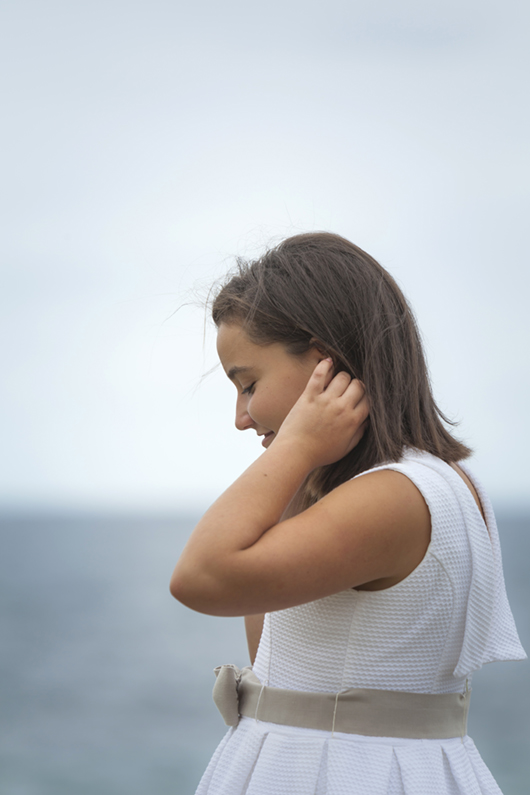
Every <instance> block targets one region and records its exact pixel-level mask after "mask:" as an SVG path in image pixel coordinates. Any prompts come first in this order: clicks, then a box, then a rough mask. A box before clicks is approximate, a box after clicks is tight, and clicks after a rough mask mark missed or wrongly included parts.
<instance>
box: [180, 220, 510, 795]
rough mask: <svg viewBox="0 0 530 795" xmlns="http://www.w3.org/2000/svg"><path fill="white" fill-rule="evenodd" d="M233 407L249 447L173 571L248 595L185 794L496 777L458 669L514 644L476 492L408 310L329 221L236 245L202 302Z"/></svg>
mask: <svg viewBox="0 0 530 795" xmlns="http://www.w3.org/2000/svg"><path fill="white" fill-rule="evenodd" d="M212 317H213V321H214V323H215V325H216V327H217V332H218V333H217V349H218V354H219V359H220V361H221V365H222V367H223V369H224V371H225V373H226V375H227V377H228V378H229V379H230V380H231V381H232V382H233V384H234V386H235V388H236V392H237V398H236V427H237V428H238V429H239V430H242V431H244V430H252V431H255V432H256V434H257V435H258V437H260V438H261V444H262V446H263V447H264V451H263V453H262V455H261V456H260V457H259V458H258V459H257V460H256V461H255V462H254V463H253V464H252V465H251V466H250V467H249V468H248V469H247V470H246V471H245V472H244V473H243V474H242V475H241V476H240V477H239V478H238V479H237V480H236V481H235V483H233V485H232V486H230V488H228V489H227V490H226V492H225V493H224V494H223V495H221V496H220V497H219V499H218V500H217V501H216V502H215V503H214V504H213V505H212V506H211V508H210V509H209V510H208V511H207V512H206V513H205V515H204V516H203V517H202V519H201V520H200V521H199V523H198V525H197V526H196V528H195V529H194V531H193V533H192V534H191V537H190V539H189V541H188V543H187V545H186V547H185V549H184V551H183V553H182V555H181V558H180V559H179V561H178V562H177V565H176V568H175V571H174V573H173V577H172V580H171V592H172V594H173V595H174V596H175V598H177V599H178V600H179V601H181V602H182V603H183V604H185V605H187V606H188V607H190V608H192V609H193V610H197V611H199V612H203V613H208V614H211V615H216V616H244V617H245V626H246V631H247V639H248V646H249V652H250V660H251V666H249V667H248V668H244V669H243V670H239V669H238V668H236V667H235V666H233V665H229V664H227V665H222V666H220V667H219V668H218V669H216V676H217V678H216V682H215V688H214V700H215V702H216V704H217V706H218V707H219V709H220V711H221V713H222V715H223V717H224V719H225V722H226V723H227V724H228V725H229V726H230V728H229V730H228V731H227V733H226V735H225V737H224V739H223V740H222V741H221V743H220V745H219V747H218V748H217V750H216V752H215V754H214V756H213V757H212V760H211V762H210V764H209V766H208V768H207V770H206V771H205V773H204V775H203V778H202V780H201V782H200V784H199V787H198V789H197V795H243V794H244V793H247V794H248V795H251V794H252V795H265V794H267V795H270V794H272V793H274V794H275V795H351V794H353V793H358V795H457V794H458V795H475V794H476V795H499V793H500V789H499V787H498V786H497V784H496V783H495V781H494V779H493V777H492V775H491V773H490V772H489V770H488V768H487V766H486V764H485V762H484V761H483V760H482V758H481V756H480V755H479V752H478V751H477V749H476V747H475V745H474V743H473V740H472V739H471V738H470V737H469V735H468V734H467V728H466V727H467V714H468V710H469V704H470V692H471V680H472V676H473V673H474V672H475V671H477V670H479V669H480V668H481V667H482V666H483V665H484V664H485V663H488V662H494V661H497V660H520V659H524V658H525V656H526V655H525V652H524V650H523V648H522V647H521V644H520V642H519V638H518V635H517V631H516V628H515V624H514V620H513V617H512V613H511V610H510V606H509V604H508V600H507V596H506V590H505V585H504V577H503V571H502V562H501V553H500V545H499V536H498V532H497V527H496V523H495V517H494V513H493V509H492V506H491V503H490V501H489V499H488V496H487V494H486V493H485V492H484V489H483V488H482V487H481V485H480V484H479V483H478V482H477V480H476V478H475V476H474V475H473V473H472V471H471V470H470V469H468V467H467V465H466V463H465V461H466V459H467V458H469V456H470V455H471V450H470V449H469V448H468V447H467V446H466V445H465V444H464V443H463V442H461V441H459V440H458V439H457V438H456V437H455V436H454V435H453V432H452V430H453V429H452V424H451V423H450V421H449V420H448V419H447V418H446V417H444V415H443V414H442V412H441V411H440V409H439V408H438V406H437V405H436V402H435V400H434V397H433V394H432V391H431V386H430V381H429V377H428V372H427V366H426V362H425V358H424V354H423V350H422V345H421V341H420V336H419V333H418V329H417V327H416V323H415V320H414V317H413V314H412V311H411V309H410V307H409V305H408V303H407V301H406V299H405V298H404V296H403V294H402V292H401V290H400V289H399V287H398V286H397V284H396V282H395V281H394V280H393V278H392V277H391V276H390V274H389V273H388V272H387V271H386V270H385V269H384V268H383V267H382V266H381V265H379V264H378V263H377V262H376V261H375V260H374V259H373V258H372V257H370V256H369V255H368V254H367V253H366V252H364V251H363V250H361V249H360V248H358V247H357V246H355V245H354V244H353V243H350V242H349V241H348V240H345V239H344V238H342V237H339V236H338V235H334V234H329V233H309V234H302V235H297V236H295V237H291V238H288V239H286V240H284V241H283V242H282V243H280V244H279V245H278V246H276V247H275V248H272V249H270V250H268V251H266V252H265V253H264V254H263V256H261V257H259V258H258V259H256V260H254V261H250V262H244V261H238V264H237V267H236V268H235V270H234V271H233V272H231V273H230V274H229V275H228V277H227V278H226V280H225V281H224V283H223V284H222V285H221V287H220V288H219V289H218V290H217V292H216V294H215V296H214V299H213V302H212Z"/></svg>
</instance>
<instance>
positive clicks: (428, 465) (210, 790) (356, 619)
mask: <svg viewBox="0 0 530 795" xmlns="http://www.w3.org/2000/svg"><path fill="white" fill-rule="evenodd" d="M375 469H377V470H378V469H394V470H397V471H399V472H402V473H403V474H405V475H406V476H407V477H409V478H410V480H412V482H413V483H414V484H415V485H416V486H417V488H418V489H419V490H420V492H421V493H422V495H423V497H424V499H425V501H426V503H427V505H428V507H429V511H430V514H431V526H432V536H431V542H430V545H429V548H428V550H427V553H426V555H425V557H424V558H423V560H422V562H421V563H420V564H419V566H417V568H416V569H415V570H414V571H413V572H412V573H411V574H410V575H409V576H408V577H407V578H406V579H404V580H402V581H401V582H400V583H398V584H397V585H394V586H393V587H391V588H387V589H386V590H383V591H356V590H353V589H350V590H347V591H341V592H340V593H337V594H334V595H332V596H328V597H326V598H324V599H318V600H317V601H314V602H309V603H307V604H303V605H300V606H298V607H292V608H289V609H287V610H279V611H277V612H274V613H267V614H266V616H265V621H264V626H263V633H262V636H261V640H260V644H259V649H258V653H257V656H256V661H255V663H254V666H253V671H254V673H255V674H256V675H257V677H258V678H259V679H260V681H261V682H262V683H263V684H265V685H270V686H272V687H280V688H288V689H291V690H305V691H318V692H322V691H324V692H334V693H335V692H338V691H341V690H344V689H346V688H353V687H358V688H374V689H382V690H401V691H406V692H413V693H452V692H463V691H464V690H465V688H466V681H467V682H468V684H469V683H470V680H471V675H472V673H473V671H476V670H478V669H479V668H481V666H482V665H483V664H484V663H487V662H493V661H495V660H521V659H525V657H526V655H525V653H524V650H523V648H522V647H521V644H520V642H519V638H518V636H517V631H516V628H515V624H514V620H513V616H512V613H511V610H510V607H509V604H508V600H507V597H506V591H505V586H504V577H503V572H502V562H501V553H500V546H499V537H498V532H497V526H496V523H495V517H494V514H493V509H492V506H491V503H490V501H489V499H488V497H487V495H486V494H485V493H484V491H483V489H482V488H481V487H480V485H479V484H478V483H477V482H476V480H475V478H472V477H471V476H470V473H469V472H468V471H467V470H465V467H462V469H464V470H465V471H466V473H467V474H468V476H469V477H470V479H472V480H473V482H474V485H475V488H476V490H477V493H478V495H479V498H480V500H481V504H482V507H483V510H484V513H485V516H486V524H484V521H483V519H482V516H481V514H480V511H479V510H478V508H477V505H476V503H475V501H474V499H473V496H472V495H471V492H470V491H469V489H468V487H467V486H466V485H465V483H464V482H463V480H462V478H461V477H460V476H459V475H458V474H457V473H456V472H455V471H454V470H453V469H452V467H450V466H448V465H447V464H445V463H444V462H443V461H441V460H440V459H438V458H435V457H434V456H432V455H430V454H429V453H425V452H419V451H417V450H408V451H407V452H406V453H405V455H404V456H403V458H402V460H401V461H400V462H398V463H390V464H385V465H384V466H380V467H376V468H375ZM370 471H375V470H370ZM364 474H366V473H362V474H361V475H359V476H358V477H362V476H363V475H364ZM471 709H473V702H471ZM499 794H500V789H499V787H498V786H497V784H496V782H495V780H494V779H493V777H492V775H491V773H490V772H489V770H488V768H487V767H486V765H485V764H484V762H483V761H482V758H481V757H480V755H479V753H478V751H477V750H476V748H475V745H474V743H473V741H472V739H471V738H470V737H469V736H468V735H466V736H465V737H455V738H451V739H449V740H417V739H404V740H402V739H396V738H392V737H365V736H361V735H354V734H344V733H339V732H335V733H334V734H333V735H332V733H331V732H328V731H320V730H316V729H302V728H295V727H290V726H280V725H278V724H273V723H265V722H262V721H256V720H254V719H253V718H249V717H242V718H240V721H239V724H238V725H237V726H236V727H232V728H230V729H229V730H228V732H227V734H226V735H225V737H224V738H223V740H222V741H221V743H220V744H219V746H218V748H217V750H216V751H215V753H214V755H213V757H212V759H211V761H210V764H209V766H208V768H207V769H206V771H205V773H204V775H203V777H202V779H201V782H200V784H199V787H198V789H197V791H196V795H499Z"/></svg>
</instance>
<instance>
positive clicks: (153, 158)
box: [0, 0, 530, 795]
mask: <svg viewBox="0 0 530 795" xmlns="http://www.w3.org/2000/svg"><path fill="white" fill-rule="evenodd" d="M529 18H530V11H529V10H528V6H527V4H524V3H522V2H518V0H507V1H506V2H504V3H502V4H500V3H494V2H490V3H484V2H478V0H477V1H476V0H459V2H456V0H445V1H444V2H443V3H442V2H435V3H430V4H426V3H420V2H419V0H407V1H405V2H399V3H396V2H390V0H375V2H373V3H359V2H357V1H356V0H353V2H349V3H346V2H339V0H328V2H327V3H326V4H324V3H315V2H307V1H306V2H304V3H301V2H299V1H298V0H284V2H282V3H279V2H277V0H271V1H270V2H269V3H267V5H266V6H263V5H257V4H253V3H248V2H247V3H243V2H235V0H227V1H226V2H225V3H223V4H215V3H213V2H211V0H204V1H203V2H196V3H194V4H184V3H178V2H169V0H150V2H149V3H147V2H146V1H145V0H128V1H127V2H125V0H106V1H105V2H102V1H101V0H92V2H90V3H88V2H86V0H80V1H79V2H73V3H72V2H66V0H56V1H55V2H53V1H52V0H44V2H38V1H37V0H3V2H2V3H1V4H0V64H1V68H0V85H1V94H0V96H1V103H2V104H1V107H2V125H1V128H0V140H1V144H2V145H1V149H0V158H1V163H2V177H1V185H2V190H1V202H2V211H1V219H2V220H1V224H2V234H1V236H0V263H1V274H0V304H1V311H0V327H1V333H2V339H3V346H2V351H1V359H0V366H1V374H2V375H1V380H2V390H1V396H0V423H1V431H0V432H1V442H2V443H1V462H0V470H1V472H0V518H1V533H0V544H1V549H0V572H1V574H2V578H1V579H2V586H1V598H2V599H1V612H0V622H1V627H2V632H1V637H2V643H1V647H2V650H1V660H0V666H1V671H2V677H1V682H2V684H1V688H2V690H3V705H4V706H3V718H2V724H3V725H2V742H1V743H0V792H2V793H6V794H7V795H41V793H42V795H48V794H49V795H62V794H63V793H64V794H65V795H111V793H112V794H113V795H114V794H116V795H121V793H124V794H125V793H127V794H128V795H140V794H141V793H148V792H149V793H157V795H166V793H168V795H169V793H174V794H175V793H176V794H177V795H181V793H182V795H187V793H190V794H191V793H193V791H194V788H195V786H196V784H197V782H198V779H199V777H200V775H201V772H202V770H203V768H204V766H205V764H206V763H207V761H208V759H209V757H210V755H211V753H212V751H213V749H214V747H215V744H216V742H217V741H218V740H219V739H220V737H222V735H223V731H224V726H223V723H222V721H221V718H220V717H219V716H218V715H217V714H216V712H215V708H214V707H213V705H212V704H211V702H210V689H211V685H212V684H213V673H212V671H211V669H212V668H213V667H214V666H215V665H217V664H220V663H222V662H236V663H237V664H239V665H245V664H247V658H246V645H245V641H244V637H243V628H242V625H241V623H242V622H241V621H240V620H238V619H218V618H210V617H206V616H200V615H198V614H194V613H191V612H190V611H187V610H185V608H183V607H181V606H180V605H178V604H177V603H176V602H174V600H172V599H171V597H170V596H169V593H168V590H167V584H168V581H169V576H170V573H171V571H172V568H173V565H174V563H175V560H176V557H177V556H178V553H179V550H180V549H181V548H182V546H183V544H184V543H185V540H186V537H187V535H188V534H189V532H190V531H191V529H192V527H193V524H194V521H195V520H196V518H197V516H198V515H200V513H201V511H203V510H204V509H205V508H206V507H207V506H208V504H209V503H210V502H211V501H212V500H213V499H214V498H215V496H216V495H217V494H218V493H219V492H220V491H222V490H223V489H224V488H225V487H226V486H227V485H229V484H230V483H231V482H232V481H233V480H234V479H235V477H237V475H238V474H239V473H240V472H241V471H242V470H243V469H244V468H245V467H246V466H247V465H248V464H249V463H250V462H251V461H252V460H253V459H254V458H255V457H256V456H257V455H258V454H259V453H260V452H261V447H260V446H259V441H258V440H257V438H256V437H255V436H254V435H253V434H241V433H238V432H236V430H235V428H234V425H233V415H234V408H235V400H234V398H235V391H234V388H233V386H232V385H231V384H230V383H229V382H228V381H227V379H226V378H225V376H224V375H223V374H222V372H221V371H220V370H219V368H217V369H213V371H212V368H215V365H216V356H215V334H214V330H213V329H212V326H211V324H210V322H209V321H208V319H207V317H206V316H205V313H204V309H203V308H202V306H201V301H202V300H203V299H204V297H205V296H206V295H207V292H208V289H209V288H210V286H211V284H212V282H213V281H214V280H215V279H217V278H219V277H221V276H222V275H223V273H225V272H226V270H227V269H228V268H229V267H230V266H231V265H232V263H233V261H234V256H236V255H243V256H253V255H255V254H257V253H259V252H260V251H261V250H262V248H263V246H265V245H268V244H270V243H275V242H278V241H279V240H281V239H282V238H283V237H285V236H288V235H291V234H296V233H298V232H301V231H309V230H317V229H325V230H329V231H333V232H337V233H339V234H341V235H344V236H345V237H347V238H349V239H351V240H353V241H354V242H355V243H357V244H358V245H360V246H361V247H363V248H365V249H366V250H367V251H369V252H370V253H371V254H372V255H373V256H375V257H376V258H377V259H378V260H379V261H380V262H381V263H382V264H383V265H384V266H385V267H386V268H387V269H388V270H389V271H390V272H391V273H392V274H393V276H394V277H395V278H396V279H397V280H398V282H399V283H400V285H401V286H402V287H403V289H404V291H405V293H406V295H407V296H408V298H409V299H410V301H411V303H412V306H413V308H414V310H415V312H416V315H417V318H418V321H419V325H420V328H421V330H422V332H423V336H424V341H425V346H426V351H427V355H428V359H429V364H430V368H431V374H432V380H433V384H434V389H435V394H436V396H437V398H438V401H439V403H440V405H441V407H442V409H443V410H444V411H445V412H446V413H447V414H448V415H449V416H450V417H451V418H453V419H456V420H459V421H460V426H459V429H458V434H459V435H460V437H461V438H463V439H464V440H465V441H466V442H467V443H468V444H470V445H471V446H472V447H474V449H475V450H476V454H475V457H474V459H473V461H472V463H471V465H472V468H473V469H474V471H475V472H476V474H477V476H478V478H479V479H481V480H482V482H483V483H484V484H485V486H486V487H487V489H488V491H489V493H490V495H491V497H492V499H493V502H494V505H495V507H496V509H497V513H498V516H499V526H500V531H501V540H502V544H503V549H504V555H505V568H506V578H507V583H508V593H509V596H510V599H511V602H512V606H513V610H514V613H515V616H516V620H517V623H518V626H519V629H520V634H521V639H522V641H523V644H526V648H527V649H530V620H529V618H528V604H529V603H530V589H529V586H528V584H527V582H528V580H527V572H526V567H525V562H526V561H527V560H528V553H530V542H529V533H528V531H529V526H530V500H529V497H528V488H527V481H528V477H527V471H528V466H527V463H526V452H527V448H528V433H529V423H528V413H527V403H528V393H529V386H530V383H529V382H530V378H529V371H528V356H527V346H528V340H529V337H530V334H529V332H530V329H529V326H530V319H529V318H530V313H529V312H528V308H527V300H528V289H529V269H528V257H527V248H526V225H527V224H526V219H527V217H528V212H529V209H530V208H529V204H530V202H529V195H530V192H529V188H528V185H529V171H530V163H529V147H528V136H529V132H530V131H529V126H530V124H529V121H530V114H529V110H528V101H527V92H528V89H527V83H528V69H529V66H530V63H529V61H530V55H529V51H530V50H529V33H528V23H529ZM210 371H211V372H210ZM207 374H208V375H207ZM529 695H530V676H529V664H528V663H517V664H515V663H503V664H498V665H495V666H490V667H489V668H487V669H486V670H484V671H482V672H480V673H479V674H478V675H477V677H476V679H475V682H474V697H473V698H474V704H473V710H472V712H473V715H472V719H471V734H472V735H473V736H474V738H475V740H476V742H477V745H478V747H479V750H480V751H481V752H482V754H483V755H484V757H485V759H486V761H487V762H488V764H489V765H490V767H491V769H492V771H493V773H494V775H495V776H496V778H497V779H498V781H499V783H500V785H501V787H502V788H503V791H504V793H505V795H521V794H522V793H523V792H526V791H527V789H528V781H529V780H530V764H529V761H528V754H527V749H528V742H529V740H530V725H529V721H528V718H527V717H526V712H527V711H528V697H529Z"/></svg>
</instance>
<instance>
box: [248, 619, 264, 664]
mask: <svg viewBox="0 0 530 795" xmlns="http://www.w3.org/2000/svg"><path fill="white" fill-rule="evenodd" d="M264 618H265V614H264V613H261V614H260V613H258V614H256V615H255V616H245V630H246V633H247V644H248V653H249V656H250V662H251V663H252V665H254V660H255V659H256V654H257V651H258V646H259V642H260V638H261V633H262V631H263V620H264Z"/></svg>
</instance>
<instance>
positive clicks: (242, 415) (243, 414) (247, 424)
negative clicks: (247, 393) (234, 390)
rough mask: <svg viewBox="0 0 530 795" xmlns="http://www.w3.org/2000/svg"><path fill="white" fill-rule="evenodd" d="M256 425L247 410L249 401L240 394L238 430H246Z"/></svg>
mask: <svg viewBox="0 0 530 795" xmlns="http://www.w3.org/2000/svg"><path fill="white" fill-rule="evenodd" d="M254 427H255V425H254V420H253V419H252V417H251V416H250V414H249V413H248V411H247V401H246V400H245V399H244V398H243V395H240V396H239V397H238V399H237V403H236V428H237V430H238V431H246V430H248V428H254Z"/></svg>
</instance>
